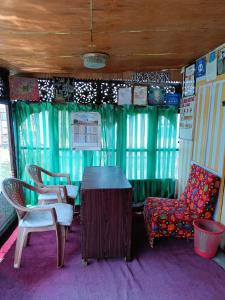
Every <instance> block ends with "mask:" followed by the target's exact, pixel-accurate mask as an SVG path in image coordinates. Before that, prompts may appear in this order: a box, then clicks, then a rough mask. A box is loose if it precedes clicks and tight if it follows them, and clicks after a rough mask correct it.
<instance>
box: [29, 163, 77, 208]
mask: <svg viewBox="0 0 225 300" xmlns="http://www.w3.org/2000/svg"><path fill="white" fill-rule="evenodd" d="M26 169H27V172H28V174H29V175H30V177H31V178H32V179H33V181H34V183H35V184H36V185H37V186H38V187H45V188H51V187H56V186H57V187H59V188H60V190H61V196H62V198H63V199H65V201H66V202H67V203H69V204H71V205H73V206H74V210H75V199H76V197H77V193H78V187H77V186H75V185H71V181H70V176H69V174H65V173H52V172H49V171H47V170H45V169H43V168H41V167H38V166H36V165H28V166H26ZM42 173H44V174H47V175H48V176H51V177H66V179H67V185H53V186H52V185H45V184H44V183H43V180H42ZM57 201H58V200H57V195H56V194H55V193H48V194H42V195H39V196H38V203H39V204H51V203H54V202H57Z"/></svg>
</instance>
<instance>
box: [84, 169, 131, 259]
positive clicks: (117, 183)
mask: <svg viewBox="0 0 225 300" xmlns="http://www.w3.org/2000/svg"><path fill="white" fill-rule="evenodd" d="M131 202H132V187H131V185H130V183H129V181H128V180H127V179H126V177H125V176H124V175H123V173H122V171H121V169H120V168H118V167H87V168H85V170H84V176H83V181H82V184H81V228H82V229H81V231H82V243H81V251H82V259H83V262H84V263H85V264H87V262H88V258H97V259H100V258H109V257H125V259H126V260H127V261H129V260H130V258H131V223H132V208H131Z"/></svg>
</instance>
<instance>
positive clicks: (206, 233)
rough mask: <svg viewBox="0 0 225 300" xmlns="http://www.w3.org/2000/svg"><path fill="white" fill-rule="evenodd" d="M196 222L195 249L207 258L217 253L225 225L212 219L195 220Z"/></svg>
mask: <svg viewBox="0 0 225 300" xmlns="http://www.w3.org/2000/svg"><path fill="white" fill-rule="evenodd" d="M193 224H194V229H195V232H194V249H195V252H196V253H197V254H198V255H200V256H202V257H205V258H212V257H214V256H215V255H216V252H217V249H218V246H219V244H220V242H221V239H222V235H223V233H224V231H225V227H224V226H223V225H222V224H220V223H218V222H215V221H212V220H204V219H202V220H195V221H194V222H193Z"/></svg>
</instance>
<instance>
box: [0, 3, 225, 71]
mask: <svg viewBox="0 0 225 300" xmlns="http://www.w3.org/2000/svg"><path fill="white" fill-rule="evenodd" d="M224 16H225V1H224V0H213V1H208V0H198V1H197V0H183V1H180V0H142V1H138V0H130V1H128V0H120V1H119V0H90V1H85V0H64V1H62V0H1V2H0V66H6V67H9V68H10V69H14V70H16V71H18V72H31V73H50V74H76V73H77V74H79V72H80V73H85V72H91V71H90V70H88V69H85V68H84V67H83V65H82V60H81V57H80V56H81V55H82V54H83V53H86V52H106V53H108V54H109V55H110V58H109V60H108V64H107V67H106V68H104V69H101V70H100V72H101V73H102V72H106V73H118V72H126V71H152V70H158V71H159V70H162V69H179V68H181V67H182V66H183V65H185V64H188V63H190V62H192V61H193V60H195V59H196V58H198V57H200V56H201V55H203V54H205V53H207V52H208V51H209V50H212V49H213V48H215V47H217V46H219V45H220V44H222V43H223V42H225V17H224Z"/></svg>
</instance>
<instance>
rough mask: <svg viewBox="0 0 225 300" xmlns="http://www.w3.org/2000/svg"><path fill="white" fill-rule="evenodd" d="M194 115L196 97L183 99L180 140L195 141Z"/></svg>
mask: <svg viewBox="0 0 225 300" xmlns="http://www.w3.org/2000/svg"><path fill="white" fill-rule="evenodd" d="M194 115H195V96H191V97H185V98H183V99H182V100H181V104H180V126H179V127H180V132H179V138H180V139H182V140H190V141H192V140H193V129H194V121H195V120H194Z"/></svg>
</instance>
